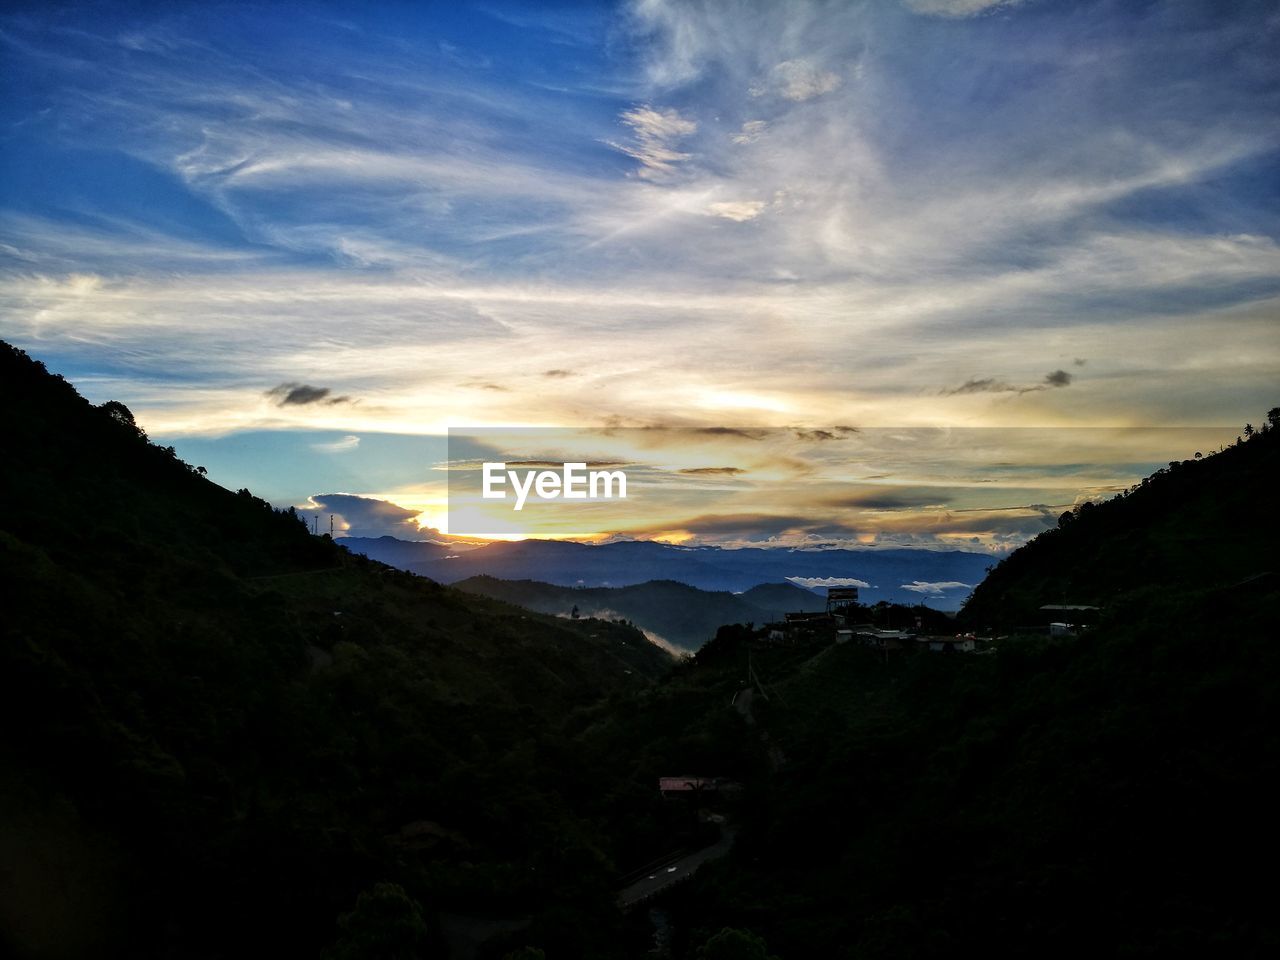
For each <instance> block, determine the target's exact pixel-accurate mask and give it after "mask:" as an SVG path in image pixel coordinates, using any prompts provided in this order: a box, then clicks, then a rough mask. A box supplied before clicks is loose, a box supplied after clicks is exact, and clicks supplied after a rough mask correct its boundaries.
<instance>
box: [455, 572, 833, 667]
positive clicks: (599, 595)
mask: <svg viewBox="0 0 1280 960" xmlns="http://www.w3.org/2000/svg"><path fill="white" fill-rule="evenodd" d="M453 586H455V587H457V588H458V589H459V590H465V591H467V592H468V593H478V594H481V595H483V596H486V597H492V598H494V599H496V600H505V601H506V602H508V603H514V604H517V605H518V606H521V607H525V608H527V609H529V610H535V611H537V612H538V613H550V614H553V615H556V616H569V615H571V614H572V612H573V610H574V609H575V608H576V609H577V611H578V614H579V616H582V617H599V618H601V619H605V620H616V619H619V618H621V619H625V620H629V621H631V622H632V623H633V624H635V625H636V626H637V627H639V628H640V629H642V630H644V631H645V633H646V634H649V635H650V636H651V638H653V639H660V640H664V641H666V642H668V643H670V644H671V645H672V646H675V647H678V648H681V649H684V650H697V649H698V648H699V647H700V646H702V644H703V643H705V642H706V641H707V640H709V639H711V638H712V637H713V636H715V632H716V628H717V627H719V626H721V625H723V624H726V623H754V624H756V625H760V624H762V623H766V622H768V621H770V620H778V619H781V618H782V615H783V614H784V613H786V612H788V611H795V610H809V611H812V610H821V609H823V607H824V606H825V604H826V598H825V597H820V596H818V595H817V594H816V593H814V592H813V591H812V590H806V589H804V588H803V587H797V586H794V585H792V584H790V583H765V584H761V585H759V586H757V587H752V588H751V589H750V590H748V591H746V592H745V593H740V594H735V593H729V592H728V591H726V590H719V591H709V590H699V589H698V588H697V587H691V586H689V585H688V584H684V583H677V582H676V581H674V580H650V581H648V582H646V583H638V584H633V585H631V586H627V587H563V586H557V585H555V584H551V583H539V582H538V581H536V580H499V579H497V578H496V577H489V576H480V577H468V578H467V579H466V580H458V581H456V582H455V583H454V584H453Z"/></svg>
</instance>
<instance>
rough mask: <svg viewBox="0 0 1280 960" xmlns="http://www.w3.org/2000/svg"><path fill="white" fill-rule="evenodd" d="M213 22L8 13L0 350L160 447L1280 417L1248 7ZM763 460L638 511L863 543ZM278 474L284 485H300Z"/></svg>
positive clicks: (1273, 274) (787, 471)
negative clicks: (49, 373)
mask: <svg viewBox="0 0 1280 960" xmlns="http://www.w3.org/2000/svg"><path fill="white" fill-rule="evenodd" d="M388 9H390V8H388ZM218 11H219V12H218V13H217V15H213V14H209V15H205V14H202V13H199V12H198V11H196V9H195V8H188V7H185V6H184V5H178V6H176V7H173V8H164V7H157V8H154V9H149V10H147V9H143V8H137V9H134V10H131V11H124V10H122V9H109V8H107V7H103V6H97V7H86V8H83V9H81V10H79V11H78V12H76V13H75V14H73V15H72V14H68V15H65V16H64V15H60V14H58V13H56V12H52V11H49V12H46V11H42V10H40V9H37V8H28V9H26V10H25V11H20V12H11V13H7V14H5V15H3V17H0V46H2V47H3V51H4V56H5V59H6V70H7V72H8V79H7V81H6V82H7V83H8V84H9V88H10V89H11V90H12V91H13V93H14V95H13V96H11V97H8V98H5V103H4V104H3V105H2V106H0V119H3V121H4V123H5V130H6V150H5V153H6V170H5V172H6V176H5V177H4V178H0V335H3V336H4V337H5V338H7V339H10V340H12V341H14V342H16V343H17V344H18V345H20V346H22V347H24V348H26V349H29V350H30V351H31V352H33V353H34V354H35V355H37V356H40V357H41V358H42V359H44V360H46V361H47V362H48V363H49V364H50V366H51V368H52V369H55V370H58V371H59V372H62V373H64V374H66V375H67V376H69V377H70V378H71V379H73V380H75V381H76V382H77V383H78V384H79V385H81V386H82V387H83V389H84V390H85V391H86V393H87V394H88V395H89V396H90V397H91V398H93V399H95V400H105V399H110V398H117V399H120V400H122V401H123V402H125V403H127V404H128V405H129V406H130V408H131V409H133V410H134V411H135V413H136V414H137V416H138V418H139V421H140V422H141V423H142V424H143V425H144V426H145V427H146V429H147V430H148V432H149V433H151V434H152V435H153V436H156V437H160V438H164V439H165V440H166V441H167V442H175V443H176V444H177V445H178V446H179V449H180V450H181V445H182V443H183V442H184V440H185V441H188V442H192V443H194V442H195V439H196V438H211V437H218V436H225V435H234V434H237V433H248V432H255V431H256V432H262V431H277V432H283V431H298V430H324V431H327V432H326V433H325V439H324V440H323V441H321V444H322V446H317V447H315V448H314V449H315V452H317V453H326V454H328V453H335V454H336V453H347V454H351V453H353V452H354V453H355V455H356V456H361V457H363V456H364V455H365V453H366V451H367V450H368V449H369V447H370V438H371V437H374V436H377V435H391V434H395V435H411V434H415V433H417V434H438V433H441V432H442V431H443V430H444V428H445V427H447V426H449V425H458V424H486V423H487V424H554V423H562V424H579V425H581V424H608V423H620V424H625V425H630V426H645V425H653V424H685V425H688V426H690V427H696V426H704V427H706V426H710V427H711V428H712V429H718V430H723V431H739V433H738V434H733V433H729V432H726V433H723V434H712V433H708V434H705V435H704V436H706V437H716V436H722V437H731V436H735V435H736V436H740V437H747V436H749V435H751V432H752V431H758V430H761V429H764V428H776V429H788V430H793V431H795V432H796V433H795V435H796V436H797V437H799V436H801V435H804V436H807V437H808V439H809V442H810V443H811V444H813V445H815V446H829V447H835V446H836V445H837V444H838V443H839V442H842V437H843V435H842V434H840V433H839V432H838V431H837V430H836V429H835V428H833V426H832V425H833V424H852V425H856V426H859V427H864V426H876V425H880V426H905V427H913V426H919V425H930V426H941V427H946V426H961V425H964V426H1002V427H1008V428H1011V429H1013V428H1022V427H1028V426H1037V427H1042V426H1056V427H1076V426H1100V425H1107V426H1114V427H1128V426H1136V425H1150V424H1198V425H1206V424H1218V423H1222V424H1237V423H1241V422H1243V421H1244V420H1245V419H1249V418H1251V417H1256V416H1257V413H1258V411H1260V410H1265V409H1267V408H1268V407H1270V406H1273V405H1274V403H1275V399H1274V384H1275V383H1276V382H1277V380H1278V379H1280V340H1278V338H1277V336H1276V330H1277V316H1278V312H1280V280H1278V279H1277V278H1280V247H1278V246H1277V236H1280V197H1278V196H1277V193H1276V187H1275V184H1276V183H1280V176H1277V174H1278V173H1280V169H1278V168H1280V162H1278V157H1280V121H1277V119H1276V118H1277V117H1280V81H1278V80H1277V74H1276V71H1275V70H1274V68H1273V66H1272V64H1273V63H1274V46H1275V43H1276V38H1277V30H1278V29H1280V24H1278V22H1277V20H1276V18H1275V16H1274V11H1273V10H1272V9H1271V8H1270V5H1268V4H1266V3H1261V2H1250V0H1242V2H1240V3H1232V4H1228V5H1223V4H1220V3H1215V2H1211V0H1189V2H1186V3H1179V4H1162V5H1154V6H1152V5H1130V4H1122V3H1116V2H1114V0H1082V2H1079V3H1072V4H1049V3H1028V2H1012V0H903V2H901V3H856V2H855V3H828V2H820V0H814V2H801V0H793V2H782V3H776V4H749V5H745V6H744V5H742V4H736V3H729V2H719V0H693V2H684V0H681V2H675V0H637V2H635V3H632V4H626V5H619V6H613V7H608V8H603V7H597V6H595V5H586V6H585V7H584V8H583V9H581V10H579V9H576V8H575V9H570V10H561V11H558V12H554V13H553V12H540V11H536V10H533V11H531V10H529V9H525V8H519V9H517V8H515V7H507V6H504V5H503V4H502V3H498V4H493V5H488V6H474V7H473V6H468V5H460V6H458V7H457V8H456V9H455V8H450V9H449V10H448V11H444V10H442V11H440V12H439V15H438V16H435V17H434V18H433V20H432V23H431V24H430V26H429V27H428V26H426V25H424V24H422V23H418V22H415V21H411V20H410V19H407V18H404V17H402V16H400V15H399V13H395V12H385V11H382V10H380V9H373V8H369V9H366V8H362V7H358V6H355V5H352V6H350V7H349V8H345V9H342V10H341V13H342V16H339V17H332V18H331V17H327V16H321V15H320V14H319V13H315V14H307V13H297V12H296V11H292V12H289V11H285V10H284V9H283V8H277V7H273V6H272V5H259V6H257V7H237V8H218ZM922 51H924V53H923V54H922ZM1083 358H1087V359H1088V363H1087V365H1086V364H1085V363H1084V362H1083ZM272 385H276V386H274V387H272ZM352 398H358V402H356V400H355V399H352ZM824 433H825V434H827V435H826V436H824V435H823V434H824ZM354 437H359V438H361V441H360V446H359V448H358V449H356V446H355V444H354V443H352V444H348V445H347V446H343V444H346V443H347V441H346V440H344V439H342V438H354ZM335 438H336V439H335ZM1177 453H1178V451H1177V450H1170V451H1168V452H1167V455H1168V457H1172V456H1173V455H1176V454H1177ZM777 454H778V457H777V458H776V459H774V460H773V461H771V462H769V463H764V462H763V461H762V460H759V459H758V458H757V459H756V460H752V459H751V458H750V457H749V456H748V455H747V454H746V453H745V451H744V450H739V449H735V450H734V451H732V454H731V456H728V457H726V458H724V459H721V458H719V457H717V458H708V459H704V460H703V461H702V462H700V463H689V464H686V465H685V467H686V468H687V469H690V470H693V469H699V468H703V469H709V468H722V467H731V468H733V469H739V470H743V471H745V472H744V473H742V474H731V473H723V474H720V475H710V474H703V475H698V474H684V475H683V481H684V482H687V483H689V484H695V483H701V484H709V483H712V482H713V481H714V482H717V483H724V484H731V483H747V482H748V478H765V477H773V478H774V480H775V481H776V482H778V483H782V482H783V480H782V479H781V478H783V477H786V478H787V479H786V481H785V482H786V483H788V484H791V485H792V486H791V487H790V488H789V489H790V490H791V495H792V496H793V497H794V501H793V503H795V504H802V505H803V508H800V507H796V506H790V507H789V506H788V505H787V504H786V503H784V502H782V501H781V499H779V500H778V501H777V502H772V503H769V504H767V505H760V504H754V505H752V504H748V505H736V506H731V507H726V508H724V509H720V510H714V509H711V508H710V506H709V505H707V504H699V505H691V508H690V509H689V510H688V511H687V512H685V513H683V514H681V515H680V516H678V517H677V516H672V517H668V518H664V522H670V523H671V524H675V523H676V521H680V522H681V523H683V524H684V525H685V527H686V528H687V527H689V526H690V525H692V526H696V527H698V528H699V529H698V530H691V531H689V532H690V533H691V534H694V535H697V536H710V535H712V533H714V532H715V531H716V530H719V531H721V532H722V533H723V535H725V536H743V537H746V538H747V539H752V540H754V539H757V538H759V537H768V536H782V535H792V534H795V533H796V532H797V531H799V532H801V533H802V534H803V535H806V536H815V537H818V536H822V535H824V534H823V530H824V528H826V527H829V528H831V529H832V530H835V529H836V528H839V529H840V530H841V531H843V535H849V536H856V535H858V534H859V533H861V532H864V531H862V530H860V529H859V528H858V523H861V522H863V520H862V519H859V520H858V521H857V522H855V521H854V519H853V518H846V519H845V520H841V519H840V518H839V517H836V518H834V519H833V518H831V517H827V516H824V515H819V514H814V513H811V512H810V511H812V510H816V509H822V510H830V511H839V510H842V509H848V510H855V509H862V510H867V509H871V508H872V507H873V506H874V505H873V503H872V502H871V501H870V500H867V501H866V502H864V503H863V504H862V505H861V507H855V506H850V505H848V504H846V505H845V506H843V507H842V506H839V505H834V506H833V505H832V504H831V503H830V502H828V501H831V500H837V499H839V494H838V493H837V492H832V491H827V492H824V493H821V494H820V495H819V494H816V493H815V494H814V498H809V491H807V490H806V491H803V492H802V491H799V490H798V488H797V487H796V486H795V485H796V484H797V483H799V482H800V479H801V478H804V477H809V476H812V475H814V474H815V472H816V474H817V475H820V476H824V477H825V476H832V475H834V474H835V473H836V468H835V467H833V466H831V465H830V464H825V465H823V466H821V468H819V467H817V466H815V461H814V458H815V457H816V456H817V455H816V454H813V453H812V452H810V451H806V450H803V449H799V448H797V449H794V450H790V449H789V450H785V451H777ZM995 456H997V457H998V458H999V459H1001V460H1003V459H1009V460H1016V459H1018V458H1019V457H1021V456H1023V454H1021V453H1019V454H1014V453H1011V452H1009V450H1007V449H1006V450H1004V451H1003V452H1001V453H999V454H995ZM326 459H327V460H329V461H339V460H341V461H344V462H345V461H346V460H348V459H350V458H349V457H346V456H344V457H326ZM1062 462H1063V463H1071V462H1074V461H1073V459H1072V458H1071V457H1069V456H1066V455H1064V457H1063V460H1062ZM861 466H865V473H866V474H871V473H880V472H885V471H884V469H883V468H882V467H881V466H878V465H876V464H872V463H868V464H863V465H861ZM861 466H860V467H859V468H861ZM840 469H843V470H845V472H846V473H849V472H853V470H854V466H853V465H849V464H845V465H844V466H843V467H841V468H840ZM1123 472H1124V471H1119V470H1117V471H1114V473H1115V474H1116V475H1119V474H1121V473H1123ZM676 475H677V476H681V475H680V474H678V471H677V474H676ZM228 482H230V483H232V485H235V481H234V478H230V477H229V478H228ZM364 482H365V483H366V484H367V486H364V487H361V488H360V489H362V490H365V492H375V491H377V492H382V493H390V492H395V489H399V488H401V487H407V486H410V485H408V484H404V483H403V480H402V478H399V477H397V478H396V479H395V480H394V481H393V480H392V479H391V476H390V471H387V472H385V473H384V474H380V475H376V476H370V477H368V478H364ZM752 482H755V479H752ZM1110 482H1118V481H1117V480H1116V476H1111V477H1110V478H1109V479H1107V480H1106V481H1100V483H1103V485H1105V483H1110ZM393 488H395V489H393ZM312 490H313V488H312V487H310V486H309V485H308V483H307V479H306V477H305V476H303V475H301V473H300V474H299V475H298V476H297V479H296V486H295V487H294V488H291V499H292V501H293V502H301V501H302V500H304V499H305V498H306V497H307V496H308V495H309V494H310V493H311V492H312ZM405 492H406V495H408V494H409V493H410V491H407V490H406V491H405ZM1079 492H1080V491H1079V490H1077V491H1075V492H1070V491H1057V492H1055V497H1065V499H1066V500H1067V501H1068V502H1070V501H1071V500H1072V499H1074V497H1075V496H1076V495H1077V494H1079ZM881 494H882V497H883V499H882V500H881V501H880V508H881V509H882V510H886V511H893V510H913V511H915V514H914V516H915V517H916V519H917V520H918V518H919V517H921V516H923V515H924V512H925V511H928V510H930V509H933V508H936V509H934V512H933V517H934V522H935V524H936V526H935V527H934V528H933V531H934V534H935V535H938V536H943V535H955V536H960V535H961V533H962V532H963V531H962V528H963V527H964V523H961V522H960V521H959V520H957V517H961V518H963V519H964V520H965V521H966V522H968V521H969V520H972V519H973V516H974V514H972V513H970V514H959V513H948V512H947V511H948V510H957V509H970V508H972V509H977V508H978V507H979V506H980V507H982V508H983V509H991V510H995V509H997V508H998V509H1001V510H1009V511H1015V510H1019V511H1024V512H1023V513H1018V514H1016V517H1015V519H1009V517H1005V518H1004V519H1003V520H1001V521H1000V524H1005V526H1000V524H997V525H996V526H995V527H992V528H991V529H985V528H984V536H988V537H996V536H1009V537H1014V536H1019V535H1023V534H1024V533H1025V527H1026V524H1028V523H1030V522H1032V519H1029V518H1035V517H1038V514H1037V513H1036V512H1035V511H1033V510H1031V505H1032V504H1035V503H1036V502H1043V501H1037V500H1036V499H1034V498H1033V497H1031V496H1030V495H1026V496H1024V495H1023V494H1018V496H1020V497H1022V499H1021V500H1020V501H1016V500H1014V499H1009V500H1006V501H1004V502H1001V503H989V502H983V503H981V504H978V503H974V502H972V501H971V500H966V499H965V498H964V497H963V496H961V497H957V495H956V494H955V492H954V491H951V492H949V493H947V494H946V496H947V497H949V498H950V499H935V500H933V501H932V502H930V503H925V502H922V500H921V499H920V494H919V493H918V492H913V491H910V490H904V489H899V488H898V487H895V489H894V490H893V491H892V492H888V491H882V492H881ZM819 496H821V497H822V498H824V499H823V500H821V501H820V500H819V499H817V498H818V497H819ZM867 496H870V495H869V494H868V495H867ZM1009 496H1010V497H1013V496H1014V495H1013V494H1010V495H1009ZM895 497H896V498H897V499H896V500H895V499H893V498H895ZM1054 502H1055V503H1057V502H1059V501H1058V500H1054ZM819 503H823V504H825V505H824V506H821V507H818V506H816V504H819ZM695 506H696V507H697V509H695V508H694V507H695ZM1028 511H1029V512H1028ZM993 516H994V514H993ZM1009 516H1014V514H1010V515H1009ZM735 517H736V518H737V519H734V518H735ZM725 518H729V519H725ZM752 518H755V520H758V521H759V523H760V524H761V525H760V526H759V527H757V528H756V529H755V533H754V534H753V533H752V532H751V531H750V530H748V529H746V527H744V526H742V524H746V523H749V522H755V520H753V519H752ZM891 519H893V518H891ZM894 522H902V523H905V520H903V518H897V519H896V520H894ZM1035 522H1038V520H1036V521H1035ZM912 523H913V524H914V523H916V520H913V521H912ZM735 524H738V525H739V527H741V529H738V528H735ZM842 524H843V526H842ZM1019 524H1021V525H1022V526H1021V527H1020V526H1019ZM1015 528H1016V529H1015ZM898 534H899V535H901V536H903V537H907V536H917V535H920V536H923V535H924V532H923V527H918V526H912V527H911V529H907V528H906V527H905V526H903V527H902V529H900V530H899V531H898Z"/></svg>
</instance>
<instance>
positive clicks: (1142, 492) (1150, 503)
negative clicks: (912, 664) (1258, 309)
mask: <svg viewBox="0 0 1280 960" xmlns="http://www.w3.org/2000/svg"><path fill="white" fill-rule="evenodd" d="M1272 416H1273V419H1274V418H1275V416H1276V411H1273V413H1272ZM1278 487H1280V425H1277V426H1276V427H1270V426H1269V425H1268V428H1267V429H1265V430H1259V431H1256V432H1253V433H1252V434H1251V436H1250V438H1249V439H1248V440H1242V441H1241V442H1238V443H1236V444H1233V445H1232V446H1229V447H1227V448H1226V449H1224V450H1222V451H1221V452H1219V453H1216V454H1213V455H1211V456H1208V457H1204V458H1202V459H1189V460H1182V461H1175V462H1173V463H1170V464H1169V466H1168V467H1167V468H1165V469H1162V470H1159V471H1157V472H1156V473H1155V474H1153V475H1152V476H1150V477H1148V478H1146V479H1145V480H1143V481H1142V482H1141V483H1140V484H1138V485H1137V486H1135V487H1133V488H1131V489H1130V490H1129V491H1127V492H1126V493H1124V494H1122V495H1120V496H1117V497H1115V498H1113V499H1111V500H1107V501H1105V502H1101V503H1086V504H1082V505H1081V506H1080V507H1078V508H1076V509H1075V510H1073V511H1070V512H1068V513H1064V514H1063V515H1062V517H1061V519H1060V520H1059V523H1058V527H1057V529H1053V530H1047V531H1045V532H1044V533H1042V534H1040V535H1039V536H1038V537H1036V538H1035V539H1034V540H1032V541H1031V542H1029V543H1027V544H1026V545H1025V546H1023V547H1022V548H1020V549H1019V550H1017V551H1015V552H1014V553H1012V554H1010V555H1009V556H1008V557H1006V558H1005V559H1004V560H1003V561H1001V562H1000V563H999V564H998V565H997V566H996V567H995V569H993V570H992V571H991V573H990V574H989V575H988V576H987V578H986V579H985V580H984V581H983V582H982V583H981V584H980V585H979V586H978V588H977V589H976V590H975V591H974V593H973V595H972V597H971V598H970V599H969V600H968V601H967V602H966V603H965V606H964V609H963V612H962V614H961V618H962V620H963V621H964V622H967V623H969V624H972V625H977V626H981V625H994V626H1000V627H1008V626H1011V625H1020V624H1031V623H1034V622H1038V621H1039V620H1041V619H1043V617H1042V616H1041V615H1040V614H1039V612H1038V611H1039V608H1040V606H1042V605H1044V604H1062V603H1067V604H1089V605H1098V606H1104V607H1105V606H1108V605H1114V604H1116V603H1118V602H1121V601H1122V600H1123V598H1124V597H1125V596H1126V595H1128V594H1130V593H1132V592H1134V591H1141V590H1150V589H1152V588H1164V589H1168V590H1184V591H1191V590H1198V589H1201V588H1204V587H1224V586H1229V585H1230V584H1233V583H1237V582H1239V581H1241V580H1243V579H1245V578H1247V577H1251V576H1254V575H1256V574H1260V573H1265V572H1269V571H1270V572H1276V571H1278V570H1280V558H1278V557H1277V548H1276V545H1277V544H1278V543H1280V511H1277V510H1276V508H1275V490H1276V489H1277V488H1278Z"/></svg>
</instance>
